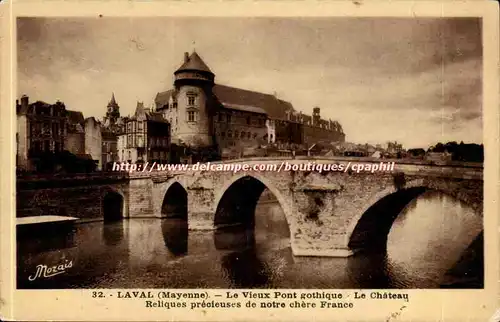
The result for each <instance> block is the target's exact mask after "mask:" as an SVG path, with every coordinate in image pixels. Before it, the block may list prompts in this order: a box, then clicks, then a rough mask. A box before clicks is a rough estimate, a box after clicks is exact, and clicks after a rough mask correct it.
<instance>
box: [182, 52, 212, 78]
mask: <svg viewBox="0 0 500 322" xmlns="http://www.w3.org/2000/svg"><path fill="white" fill-rule="evenodd" d="M185 70H196V71H202V72H207V73H211V74H213V73H212V71H211V70H210V68H208V66H207V64H205V62H204V61H203V59H201V57H200V56H199V55H198V53H197V52H195V51H193V53H192V54H191V55H190V56H189V57H187V58H186V59H185V61H184V64H182V66H181V67H179V68H178V69H177V70H176V71H175V73H179V72H181V71H185Z"/></svg>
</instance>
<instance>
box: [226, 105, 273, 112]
mask: <svg viewBox="0 0 500 322" xmlns="http://www.w3.org/2000/svg"><path fill="white" fill-rule="evenodd" d="M222 106H223V107H225V108H229V109H232V110H238V111H245V112H252V113H258V114H267V113H266V111H265V110H263V109H261V108H260V107H255V106H250V105H238V104H227V103H223V104H222Z"/></svg>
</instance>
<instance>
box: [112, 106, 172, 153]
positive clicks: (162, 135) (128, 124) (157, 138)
mask: <svg viewBox="0 0 500 322" xmlns="http://www.w3.org/2000/svg"><path fill="white" fill-rule="evenodd" d="M123 124H124V127H123V131H122V132H121V133H120V134H119V135H118V137H117V153H118V158H117V159H118V161H120V162H129V163H136V162H150V163H152V162H156V163H168V162H169V151H170V149H169V147H170V133H171V129H170V124H169V123H168V121H167V120H166V119H165V118H164V117H163V115H162V114H161V113H159V112H154V111H151V109H149V108H145V107H144V104H143V103H142V102H138V103H137V107H136V110H135V113H134V115H133V116H132V117H127V118H123Z"/></svg>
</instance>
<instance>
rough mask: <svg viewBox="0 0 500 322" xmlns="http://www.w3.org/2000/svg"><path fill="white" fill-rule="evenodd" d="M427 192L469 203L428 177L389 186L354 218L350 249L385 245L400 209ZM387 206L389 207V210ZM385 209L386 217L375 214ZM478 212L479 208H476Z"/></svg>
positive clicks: (349, 232) (348, 242)
mask: <svg viewBox="0 0 500 322" xmlns="http://www.w3.org/2000/svg"><path fill="white" fill-rule="evenodd" d="M426 191H438V192H441V193H443V194H445V195H448V196H450V197H452V198H454V199H456V200H458V201H461V202H464V203H466V204H469V205H470V206H473V205H471V204H470V203H469V199H468V198H467V196H463V195H460V194H459V193H456V192H455V191H453V190H450V188H448V187H447V186H439V185H430V184H429V183H428V182H427V180H424V179H415V180H412V181H409V182H406V183H405V184H404V187H399V189H398V188H397V187H395V186H390V187H388V188H386V189H383V190H381V191H380V192H378V193H377V194H375V195H373V196H372V197H371V198H370V199H368V200H367V202H366V203H365V204H364V206H363V207H362V208H361V211H359V212H358V213H356V214H355V216H353V218H352V219H351V221H350V223H349V225H348V228H347V231H346V235H345V236H346V240H345V243H346V245H348V248H350V249H353V250H356V249H363V248H365V246H366V245H369V246H370V247H385V246H386V245H387V237H388V235H389V232H390V229H391V227H392V225H393V223H394V221H395V219H396V218H397V216H398V215H399V214H400V213H401V211H402V210H403V209H404V208H405V207H406V206H407V205H408V204H409V203H410V202H411V201H412V200H414V199H415V198H417V197H418V196H420V195H422V194H423V193H424V192H426ZM387 209H390V210H389V211H387ZM382 210H384V214H386V215H384V216H376V214H380V213H381V211H382ZM476 212H477V211H476Z"/></svg>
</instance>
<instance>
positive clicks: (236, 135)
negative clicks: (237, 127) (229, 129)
mask: <svg viewBox="0 0 500 322" xmlns="http://www.w3.org/2000/svg"><path fill="white" fill-rule="evenodd" d="M238 134H239V133H238V131H234V138H235V139H237V138H238Z"/></svg>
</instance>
